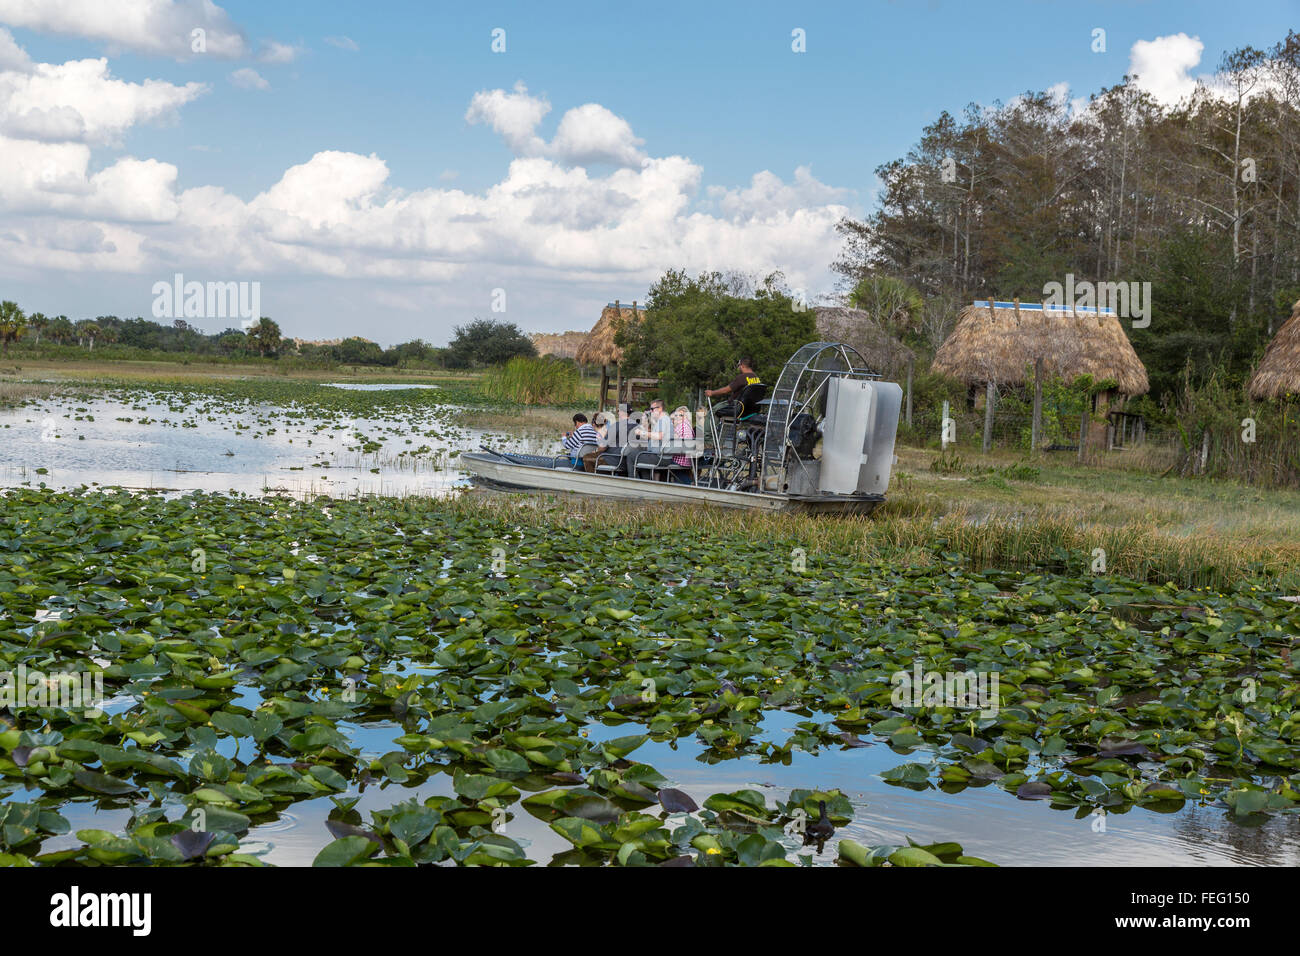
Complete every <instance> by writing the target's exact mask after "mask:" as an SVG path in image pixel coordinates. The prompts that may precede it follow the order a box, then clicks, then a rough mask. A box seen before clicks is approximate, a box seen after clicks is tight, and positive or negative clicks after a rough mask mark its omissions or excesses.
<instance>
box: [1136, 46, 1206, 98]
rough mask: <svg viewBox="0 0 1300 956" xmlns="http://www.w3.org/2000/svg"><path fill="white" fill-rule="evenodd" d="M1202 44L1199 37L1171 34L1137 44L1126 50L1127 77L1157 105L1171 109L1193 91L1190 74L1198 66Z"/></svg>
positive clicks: (1192, 80)
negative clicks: (1133, 78) (1127, 53)
mask: <svg viewBox="0 0 1300 956" xmlns="http://www.w3.org/2000/svg"><path fill="white" fill-rule="evenodd" d="M1204 52H1205V44H1204V43H1202V42H1201V39H1200V37H1189V36H1188V35H1187V34H1186V33H1174V34H1171V35H1169V36H1163V37H1156V38H1155V39H1154V40H1138V41H1137V42H1136V43H1134V44H1133V46H1132V48H1131V49H1130V50H1129V69H1128V71H1129V73H1130V74H1133V75H1136V76H1137V80H1136V83H1137V86H1138V88H1139V89H1141V90H1144V91H1146V92H1147V93H1150V94H1151V96H1152V97H1153V98H1154V99H1155V100H1156V101H1157V102H1159V103H1161V104H1163V105H1165V106H1174V105H1176V104H1178V103H1179V102H1181V101H1182V100H1184V99H1186V98H1187V97H1188V96H1190V95H1191V94H1192V92H1193V91H1194V90H1195V89H1196V78H1195V77H1193V76H1192V72H1191V71H1192V70H1194V69H1195V68H1196V67H1197V65H1198V64H1199V63H1200V62H1201V55H1202V54H1203V53H1204Z"/></svg>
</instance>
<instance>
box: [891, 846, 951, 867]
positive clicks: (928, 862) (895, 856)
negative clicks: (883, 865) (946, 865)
mask: <svg viewBox="0 0 1300 956" xmlns="http://www.w3.org/2000/svg"><path fill="white" fill-rule="evenodd" d="M889 863H890V865H891V866H939V865H941V864H942V863H943V861H942V860H940V859H939V858H938V857H937V856H935V855H934V854H933V853H930V852H928V851H926V850H922V849H921V848H920V847H917V846H905V847H903V848H902V849H900V850H895V851H894V852H893V853H891V854H890V856H889Z"/></svg>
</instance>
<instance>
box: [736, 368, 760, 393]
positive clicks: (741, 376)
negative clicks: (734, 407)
mask: <svg viewBox="0 0 1300 956" xmlns="http://www.w3.org/2000/svg"><path fill="white" fill-rule="evenodd" d="M760 381H761V379H759V377H758V373H757V372H752V373H751V374H749V375H746V374H745V373H744V372H737V373H736V377H735V378H733V379H732V380H731V385H730V386H729V388H730V389H731V397H732V398H733V399H736V398H739V397H740V393H741V392H743V391H744V390H745V386H746V385H757V384H758V383H759V382H760Z"/></svg>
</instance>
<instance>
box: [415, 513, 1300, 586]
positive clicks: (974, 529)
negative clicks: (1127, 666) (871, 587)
mask: <svg viewBox="0 0 1300 956" xmlns="http://www.w3.org/2000/svg"><path fill="white" fill-rule="evenodd" d="M433 507H437V508H454V509H464V510H467V511H470V512H473V513H476V514H479V515H497V516H500V517H506V516H509V517H510V519H511V520H516V521H517V520H519V519H520V517H521V516H524V515H526V520H527V521H528V522H529V523H530V524H541V525H543V526H546V525H552V526H562V525H568V524H571V523H573V522H579V523H594V524H598V525H599V526H601V527H607V526H609V525H614V526H618V527H623V528H626V529H627V530H628V531H629V533H630V534H631V536H633V537H637V536H640V535H664V536H665V537H666V540H667V541H668V542H672V541H680V539H681V537H682V536H683V535H690V536H698V537H702V538H707V539H713V540H717V539H724V540H725V539H728V538H741V537H743V538H744V540H746V541H749V542H751V543H761V544H762V545H764V546H766V547H768V548H770V549H771V550H772V554H773V558H772V560H773V561H776V562H788V561H789V560H790V559H789V553H790V549H791V548H794V547H799V548H803V549H804V550H805V551H806V552H807V553H808V554H809V555H813V554H814V553H816V552H819V551H820V552H823V553H834V554H843V555H847V556H849V557H850V558H854V559H856V560H860V561H892V562H897V563H900V564H909V565H917V566H937V565H945V564H952V563H955V562H958V561H960V562H963V563H965V564H966V565H967V566H969V567H973V568H976V569H984V568H1005V569H1011V570H1025V571H1029V570H1041V571H1050V572H1058V573H1065V574H1070V575H1076V576H1085V575H1090V574H1092V573H1093V572H1092V570H1091V569H1092V567H1093V563H1094V561H1095V559H1096V549H1098V548H1100V549H1102V550H1104V551H1105V560H1106V571H1105V573H1106V574H1109V575H1118V576H1122V577H1126V578H1132V579H1135V580H1138V581H1145V582H1148V583H1153V584H1163V583H1165V582H1167V581H1172V582H1174V583H1175V584H1177V585H1178V586H1180V587H1183V588H1198V587H1208V588H1214V589H1221V590H1233V589H1236V588H1238V587H1242V586H1249V585H1251V584H1255V585H1261V586H1263V587H1265V588H1268V589H1270V590H1276V591H1279V592H1281V593H1286V594H1295V593H1297V592H1300V543H1297V544H1296V545H1289V546H1280V545H1276V544H1274V545H1264V544H1261V545H1252V544H1250V543H1249V542H1243V541H1242V540H1241V539H1224V538H1223V537H1222V536H1220V535H1217V534H1215V533H1212V532H1210V531H1208V530H1205V531H1199V532H1197V533H1192V534H1187V535H1172V534H1170V533H1168V532H1167V531H1165V530H1163V529H1162V528H1161V526H1160V525H1159V524H1157V523H1156V522H1155V521H1141V520H1139V521H1127V522H1124V523H1122V524H1116V525H1103V524H1097V523H1093V522H1091V521H1090V520H1089V517H1090V516H1089V515H1088V513H1087V512H1085V511H1083V510H1079V511H1073V512H1063V513H1055V514H1045V515H1032V516H1030V515H1024V514H1014V513H1008V514H983V515H972V514H969V513H967V512H965V511H963V510H947V509H943V508H942V507H941V506H936V505H935V504H933V503H931V502H929V501H924V500H922V499H920V498H918V497H913V496H908V495H904V496H900V497H899V498H897V499H891V500H890V501H889V502H888V503H886V505H885V506H883V507H882V508H881V509H879V510H878V511H877V512H876V513H875V514H873V515H871V516H870V517H860V516H858V517H854V516H847V517H831V516H811V515H799V514H763V513H754V514H751V513H744V512H736V511H729V510H724V509H718V508H709V507H688V508H681V507H671V508H670V507H657V506H652V505H646V506H643V507H640V508H628V507H627V506H626V504H625V503H621V502H615V503H610V502H606V501H601V500H598V499H597V500H592V499H578V498H563V497H561V498H550V497H545V496H540V497H539V496H527V497H515V496H507V497H495V496H494V497H479V496H477V495H471V496H465V497H462V498H460V499H457V500H455V501H440V502H438V503H436V504H434V505H433ZM669 546H671V545H669Z"/></svg>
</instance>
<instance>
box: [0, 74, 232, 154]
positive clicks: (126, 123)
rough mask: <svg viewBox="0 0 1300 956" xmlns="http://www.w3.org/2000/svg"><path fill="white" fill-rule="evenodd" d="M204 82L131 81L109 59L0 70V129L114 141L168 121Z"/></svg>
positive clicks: (39, 136)
mask: <svg viewBox="0 0 1300 956" xmlns="http://www.w3.org/2000/svg"><path fill="white" fill-rule="evenodd" d="M205 89H206V87H205V86H204V84H202V83H186V84H185V85H184V86H176V85H174V84H172V83H167V82H165V81H162V80H145V81H144V82H143V83H129V82H127V81H125V80H119V79H116V78H115V77H113V75H112V74H111V73H110V72H109V69H108V61H107V60H104V59H98V60H70V61H69V62H67V63H63V64H57V65H56V64H50V63H39V64H35V65H34V66H32V67H31V69H29V70H26V71H20V70H5V71H3V72H0V131H3V132H7V133H9V134H11V135H17V136H23V137H26V138H31V139H41V140H49V141H63V140H78V141H84V142H91V143H108V142H114V141H116V139H117V138H118V137H119V136H120V135H121V134H122V133H123V132H124V131H125V130H126V129H128V128H130V127H131V126H134V125H136V124H138V123H143V122H150V121H158V120H165V119H170V118H172V117H173V116H174V114H175V111H176V110H177V108H179V107H181V106H183V105H184V104H186V103H188V102H190V101H191V100H193V99H195V98H196V97H197V96H199V95H200V94H202V93H203V92H204V90H205Z"/></svg>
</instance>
